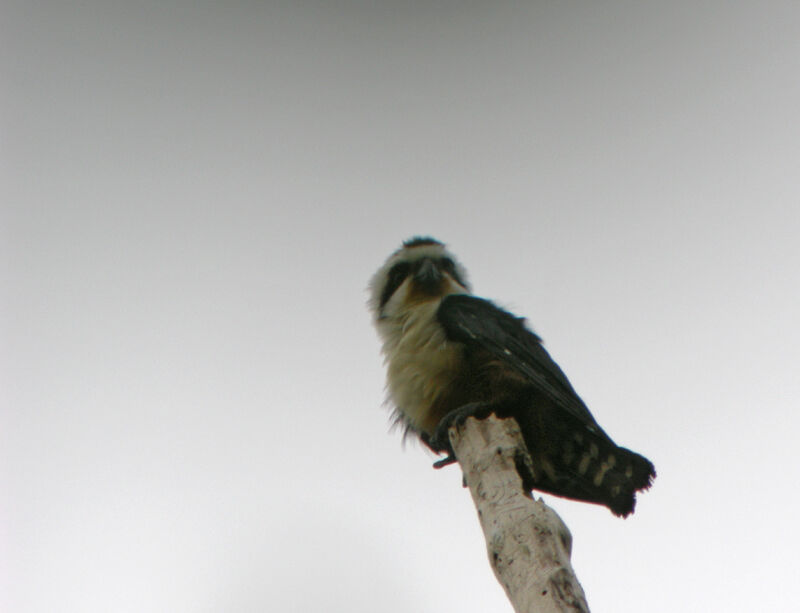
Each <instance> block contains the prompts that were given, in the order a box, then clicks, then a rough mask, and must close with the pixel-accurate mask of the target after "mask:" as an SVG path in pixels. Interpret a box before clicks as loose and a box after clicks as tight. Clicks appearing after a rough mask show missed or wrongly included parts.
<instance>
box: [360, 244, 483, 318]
mask: <svg viewBox="0 0 800 613" xmlns="http://www.w3.org/2000/svg"><path fill="white" fill-rule="evenodd" d="M369 289H370V301H369V304H370V308H371V310H372V313H373V316H374V317H375V320H376V321H381V320H385V319H387V318H389V319H391V318H395V317H398V316H400V315H402V314H403V313H406V312H407V311H408V309H409V308H411V307H413V306H415V305H418V304H420V303H424V302H428V301H431V300H436V299H441V298H443V297H444V296H447V295H448V294H468V293H469V291H470V290H469V283H468V282H467V272H466V270H464V268H463V267H462V266H461V264H459V263H458V261H457V260H456V259H455V257H454V256H453V255H452V254H451V253H450V252H449V251H447V249H446V248H445V245H444V244H443V243H440V242H439V241H437V240H436V239H433V238H429V237H414V238H412V239H410V240H407V241H405V242H404V243H403V246H402V247H401V248H400V249H398V250H397V251H395V252H394V253H393V254H392V255H390V256H389V259H387V260H386V262H385V263H384V264H383V266H381V268H380V269H379V270H378V272H376V273H375V275H374V276H373V277H372V281H370V284H369Z"/></svg>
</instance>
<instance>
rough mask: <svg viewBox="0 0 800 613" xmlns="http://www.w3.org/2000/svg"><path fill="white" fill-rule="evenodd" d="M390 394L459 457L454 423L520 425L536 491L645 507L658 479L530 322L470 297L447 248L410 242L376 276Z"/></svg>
mask: <svg viewBox="0 0 800 613" xmlns="http://www.w3.org/2000/svg"><path fill="white" fill-rule="evenodd" d="M369 304H370V308H371V310H372V313H373V316H374V320H375V326H376V328H377V330H378V333H379V334H380V337H381V339H382V341H383V353H384V356H385V359H386V364H387V388H388V395H389V401H390V402H391V404H392V405H393V406H394V418H395V421H396V422H397V423H398V424H400V425H401V426H403V427H404V429H405V432H406V434H409V433H413V434H416V435H418V436H419V437H420V438H421V439H422V441H423V442H424V443H425V444H426V445H427V446H428V447H430V448H431V449H432V450H433V451H435V452H437V453H448V454H449V455H448V457H447V458H446V459H445V460H441V461H440V462H437V463H436V465H438V466H442V465H445V464H448V463H451V462H453V461H454V457H453V454H452V449H451V448H450V442H449V438H448V433H447V431H448V429H449V427H450V426H451V425H453V424H455V423H461V422H463V421H464V420H465V419H466V418H467V417H468V416H474V417H477V418H479V419H482V418H486V417H487V416H488V415H490V414H492V413H494V414H495V415H497V416H498V417H501V418H503V417H513V418H514V419H515V420H516V421H517V423H518V424H519V427H520V430H521V431H522V436H523V439H524V440H525V444H526V446H527V448H528V453H529V454H530V457H531V460H532V466H533V468H532V470H531V471H526V473H528V474H523V475H521V476H522V478H523V483H524V486H525V488H526V490H528V491H530V490H532V489H536V490H540V491H543V492H548V493H550V494H555V495H557V496H563V497H565V498H572V499H574V500H581V501H584V502H591V503H595V504H602V505H605V506H607V507H608V508H609V509H611V512H612V513H614V514H615V515H619V516H622V517H625V516H627V515H629V514H630V513H632V512H633V509H634V507H635V505H636V492H637V491H640V490H646V489H648V488H649V487H650V485H651V484H652V482H653V479H654V478H655V476H656V471H655V468H654V467H653V464H652V463H651V462H650V460H648V459H647V458H645V457H643V456H641V455H639V454H637V453H634V452H633V451H630V450H629V449H625V448H624V447H619V446H617V445H616V444H615V443H614V441H612V440H611V438H610V437H609V436H608V435H607V434H606V433H605V432H604V431H603V429H602V428H601V427H600V426H599V425H598V423H597V422H596V421H595V419H594V417H592V414H591V413H590V412H589V409H588V408H586V405H585V404H584V403H583V401H582V400H581V399H580V397H579V396H578V394H577V393H575V390H574V389H573V388H572V385H570V383H569V381H568V380H567V377H566V376H565V375H564V373H563V372H562V371H561V369H560V368H559V367H558V365H557V364H556V363H555V362H554V361H553V360H552V358H551V357H550V355H549V354H548V353H547V351H545V349H544V347H543V346H542V341H541V339H540V338H539V337H538V336H537V335H536V334H534V333H533V332H531V331H530V330H529V329H528V328H527V327H526V326H525V322H524V320H523V319H520V318H517V317H515V316H514V315H512V314H511V313H508V312H507V311H504V310H503V309H501V308H499V307H497V306H496V305H494V304H493V303H492V302H490V301H488V300H485V299H483V298H478V297H476V296H472V295H471V294H470V286H469V283H468V281H467V276H466V272H465V270H464V268H463V267H462V266H461V265H460V264H459V263H458V261H457V260H456V259H455V257H453V255H452V254H450V253H449V252H448V251H447V249H446V248H445V245H444V244H443V243H441V242H439V241H437V240H435V239H433V238H427V237H424V238H423V237H416V238H413V239H411V240H408V241H406V242H405V243H403V246H402V248H401V249H399V250H398V251H396V252H395V253H393V254H392V255H391V256H390V257H389V259H388V260H387V261H386V263H385V264H384V265H383V266H382V267H381V268H380V270H378V272H377V273H375V275H374V276H373V278H372V281H371V282H370V301H369Z"/></svg>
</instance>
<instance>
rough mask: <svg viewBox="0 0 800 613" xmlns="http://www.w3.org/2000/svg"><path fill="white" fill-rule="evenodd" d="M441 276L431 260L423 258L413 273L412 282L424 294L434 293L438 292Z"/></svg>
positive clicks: (440, 272)
mask: <svg viewBox="0 0 800 613" xmlns="http://www.w3.org/2000/svg"><path fill="white" fill-rule="evenodd" d="M443 278H444V277H443V276H442V271H440V270H439V267H438V266H436V264H435V263H434V262H433V260H431V259H430V258H425V259H424V260H422V264H421V265H420V267H419V268H418V269H417V272H416V273H415V274H414V284H415V285H416V286H417V287H418V288H419V289H421V290H422V291H423V292H425V293H426V294H430V295H435V294H437V293H439V290H440V287H441V285H442V279H443Z"/></svg>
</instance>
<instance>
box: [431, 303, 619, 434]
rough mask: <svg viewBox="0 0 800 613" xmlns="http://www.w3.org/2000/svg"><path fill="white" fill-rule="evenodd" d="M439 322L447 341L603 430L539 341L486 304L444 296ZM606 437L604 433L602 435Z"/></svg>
mask: <svg viewBox="0 0 800 613" xmlns="http://www.w3.org/2000/svg"><path fill="white" fill-rule="evenodd" d="M438 318H439V322H440V324H441V325H442V327H443V328H444V329H445V332H446V334H447V336H448V338H449V339H450V340H453V341H457V342H460V343H463V344H465V345H467V346H468V347H472V348H481V349H484V350H486V351H488V352H489V353H490V354H492V355H493V356H495V357H496V358H497V359H499V360H501V361H502V362H503V363H504V364H506V365H507V366H508V367H509V368H511V369H513V370H514V371H516V372H517V373H519V374H520V375H521V376H523V377H524V378H525V379H527V380H528V381H530V384H531V386H532V387H534V388H535V389H536V390H537V391H538V392H540V393H542V394H544V395H546V396H547V397H548V398H549V399H550V400H552V401H553V403H554V404H555V405H556V406H558V407H560V408H561V409H563V410H564V411H566V412H568V413H570V414H571V415H572V416H573V417H576V418H578V419H579V420H580V421H582V422H583V423H584V424H586V425H587V426H589V427H590V429H592V428H596V429H597V431H599V432H602V429H601V428H600V426H599V425H598V424H597V422H596V421H595V419H594V417H592V414H591V413H590V412H589V409H588V408H587V407H586V405H585V404H584V402H583V401H582V400H581V399H580V397H579V396H578V394H577V393H576V392H575V390H574V389H573V388H572V385H571V384H570V382H569V380H568V379H567V377H566V375H565V374H564V372H563V371H562V370H561V368H559V366H558V364H556V363H555V362H554V361H553V359H552V358H551V357H550V354H549V353H547V351H546V350H545V348H544V346H543V345H542V339H541V338H539V337H538V336H537V335H536V334H534V333H533V332H532V331H531V330H529V329H528V328H527V327H526V326H525V320H524V319H522V318H519V317H515V316H514V315H512V314H511V313H509V312H508V311H505V310H503V309H501V308H500V307H498V306H496V305H495V304H493V303H492V302H490V301H489V300H485V299H483V298H476V297H475V296H470V295H465V294H454V295H451V296H447V297H446V298H445V299H444V300H443V301H442V304H441V306H440V307H439V310H438ZM603 434H605V433H603Z"/></svg>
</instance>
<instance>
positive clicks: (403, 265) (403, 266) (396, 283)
mask: <svg viewBox="0 0 800 613" xmlns="http://www.w3.org/2000/svg"><path fill="white" fill-rule="evenodd" d="M410 271H411V267H410V266H409V264H408V262H398V263H397V264H395V265H394V266H392V267H391V268H390V269H389V275H388V277H387V281H386V286H385V287H384V288H383V293H382V294H381V306H383V305H384V304H386V303H387V302H389V298H391V297H392V294H394V293H395V292H396V291H397V288H398V287H400V286H401V285H402V284H403V281H405V278H406V277H407V276H408V273H409V272H410Z"/></svg>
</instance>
